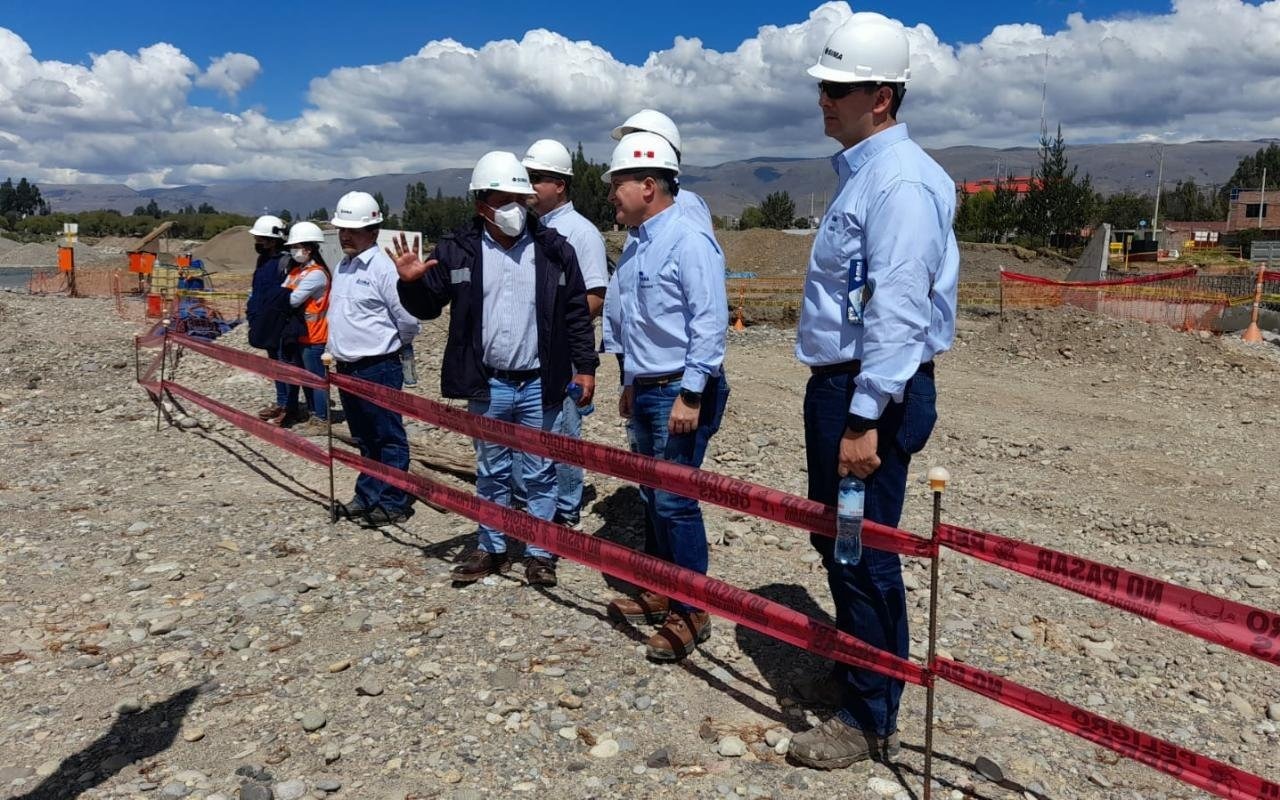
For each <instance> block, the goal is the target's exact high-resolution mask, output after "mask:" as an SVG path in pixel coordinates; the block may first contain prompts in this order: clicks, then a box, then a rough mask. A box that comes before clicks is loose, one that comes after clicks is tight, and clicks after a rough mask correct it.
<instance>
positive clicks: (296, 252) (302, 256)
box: [289, 247, 311, 264]
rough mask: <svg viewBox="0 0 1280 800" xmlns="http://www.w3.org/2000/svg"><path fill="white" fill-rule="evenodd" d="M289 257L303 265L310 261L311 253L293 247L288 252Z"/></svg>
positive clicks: (301, 248)
mask: <svg viewBox="0 0 1280 800" xmlns="http://www.w3.org/2000/svg"><path fill="white" fill-rule="evenodd" d="M289 255H290V256H291V257H292V258H293V260H294V261H297V262H298V263H299V264H305V263H307V262H308V261H310V260H311V252H310V251H309V250H307V248H305V247H295V248H293V249H292V250H290V251H289Z"/></svg>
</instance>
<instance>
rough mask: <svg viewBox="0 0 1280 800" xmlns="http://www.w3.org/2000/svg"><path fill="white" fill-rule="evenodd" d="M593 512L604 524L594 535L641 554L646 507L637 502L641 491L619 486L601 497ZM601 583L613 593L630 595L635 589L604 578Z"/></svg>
mask: <svg viewBox="0 0 1280 800" xmlns="http://www.w3.org/2000/svg"><path fill="white" fill-rule="evenodd" d="M592 511H594V512H595V513H597V514H599V515H600V518H601V519H602V520H604V524H603V525H602V526H600V530H598V531H596V533H595V535H596V536H598V537H600V538H601V539H605V540H608V541H610V542H613V543H614V544H620V545H622V546H623V547H630V548H631V549H632V550H639V551H641V552H643V551H644V536H645V507H644V500H642V499H640V490H639V489H637V488H636V487H634V486H621V487H619V488H617V489H614V490H613V491H612V492H611V493H609V494H607V495H605V496H604V497H601V498H600V499H599V500H597V501H596V504H595V505H594V506H592ZM602 577H603V578H604V582H605V583H606V584H607V585H608V586H609V588H611V589H613V590H614V591H618V592H623V593H633V592H635V591H636V589H635V587H634V586H632V585H631V584H630V583H628V582H626V581H624V580H622V579H620V578H615V577H613V576H611V575H604V576H602Z"/></svg>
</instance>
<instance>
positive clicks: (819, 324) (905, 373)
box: [796, 124, 960, 419]
mask: <svg viewBox="0 0 1280 800" xmlns="http://www.w3.org/2000/svg"><path fill="white" fill-rule="evenodd" d="M831 163H832V166H834V167H835V170H836V174H837V175H838V176H839V181H838V185H837V188H836V194H835V197H834V198H833V199H832V201H831V205H830V206H829V207H828V208H827V213H826V214H825V215H824V216H823V218H822V224H821V226H820V227H819V229H818V233H817V236H816V237H815V239H814V243H813V252H812V254H811V255H810V257H809V271H808V274H807V275H806V277H805V285H804V304H803V306H802V307H801V310H800V327H799V331H798V335H797V337H796V357H797V358H798V359H800V361H801V362H803V363H804V364H807V365H809V366H822V365H826V364H839V363H842V362H845V361H852V360H854V359H860V360H861V361H862V370H861V372H860V373H859V374H858V377H857V378H856V380H855V389H854V393H853V400H852V402H851V403H850V405H849V410H850V412H852V413H854V414H857V415H859V416H861V417H866V418H867V419H879V418H880V415H881V414H882V413H883V412H884V409H885V406H887V405H888V404H889V401H890V400H894V401H898V402H900V401H901V400H902V394H903V390H904V388H905V387H906V384H907V381H908V380H910V379H911V376H912V375H914V374H915V372H916V370H917V369H919V367H920V365H921V364H922V363H924V362H926V361H931V360H932V359H933V358H934V356H936V355H938V354H939V353H941V352H944V351H946V350H948V349H950V347H951V342H952V340H953V339H954V338H955V327H956V283H957V280H958V279H959V273H960V251H959V249H958V248H957V247H956V237H955V234H954V232H953V230H952V222H953V221H954V219H955V208H956V190H955V183H954V182H953V181H952V180H951V178H950V177H948V176H947V174H946V172H944V171H943V169H942V167H940V166H938V164H937V162H935V161H934V160H933V159H932V158H930V157H929V156H928V154H926V153H925V152H924V150H922V149H920V147H919V145H917V144H916V143H915V142H913V141H911V139H910V138H908V136H907V126H906V125H903V124H898V125H894V126H893V127H891V128H888V129H887V130H884V131H881V132H879V133H877V134H875V135H873V136H871V137H870V138H868V139H866V140H864V141H861V142H859V143H858V144H856V145H854V146H853V147H850V148H849V149H848V150H845V151H843V152H841V153H838V154H837V155H835V156H834V157H833V158H832V159H831ZM860 278H861V279H864V280H865V286H863V287H862V288H861V289H858V288H855V289H854V290H853V292H852V293H851V292H850V286H855V287H856V286H857V285H858V283H859V282H860ZM851 294H852V295H853V300H852V302H850V295H851Z"/></svg>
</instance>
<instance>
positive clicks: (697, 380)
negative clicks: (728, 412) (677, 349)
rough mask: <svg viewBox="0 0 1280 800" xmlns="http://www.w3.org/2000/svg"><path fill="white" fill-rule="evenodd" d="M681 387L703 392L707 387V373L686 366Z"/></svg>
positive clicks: (681, 379)
mask: <svg viewBox="0 0 1280 800" xmlns="http://www.w3.org/2000/svg"><path fill="white" fill-rule="evenodd" d="M680 388H681V389H688V390H689V391H691V392H701V391H702V390H703V389H705V388H707V373H705V372H703V371H702V370H697V369H694V368H693V367H685V370H684V375H683V376H681V378H680Z"/></svg>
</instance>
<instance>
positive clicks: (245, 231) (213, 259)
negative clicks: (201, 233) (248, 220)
mask: <svg viewBox="0 0 1280 800" xmlns="http://www.w3.org/2000/svg"><path fill="white" fill-rule="evenodd" d="M191 254H192V255H193V256H195V257H196V258H198V259H200V260H201V261H203V262H204V265H205V267H206V268H208V269H216V270H220V271H225V272H252V271H253V267H254V265H255V264H256V263H257V261H258V256H257V254H256V253H254V252H253V237H252V236H250V235H249V228H248V227H246V226H244V225H237V226H235V227H234V228H227V229H226V230H225V231H223V232H222V233H220V234H218V235H217V236H215V237H213V238H212V239H210V240H209V241H207V242H205V243H204V244H201V245H197V246H196V247H194V248H192V250H191Z"/></svg>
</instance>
